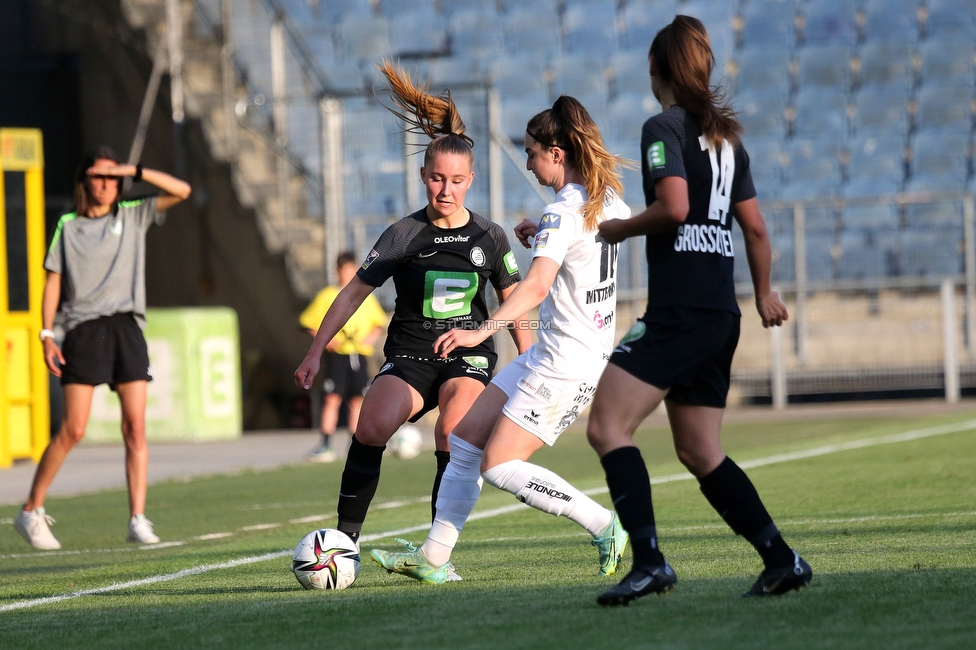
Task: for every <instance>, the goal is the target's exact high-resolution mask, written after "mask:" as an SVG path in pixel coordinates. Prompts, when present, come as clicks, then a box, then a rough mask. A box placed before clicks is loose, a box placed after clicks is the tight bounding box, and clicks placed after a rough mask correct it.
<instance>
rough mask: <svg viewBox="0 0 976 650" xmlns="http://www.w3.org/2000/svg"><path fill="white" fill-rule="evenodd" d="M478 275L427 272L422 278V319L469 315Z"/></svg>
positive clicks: (476, 287) (457, 272)
mask: <svg viewBox="0 0 976 650" xmlns="http://www.w3.org/2000/svg"><path fill="white" fill-rule="evenodd" d="M477 291H478V274H477V273H474V272H468V271H427V274H426V275H425V276H424V317H425V318H453V317H455V316H466V315H468V314H470V313H471V301H472V300H473V299H474V296H475V294H476V293H477Z"/></svg>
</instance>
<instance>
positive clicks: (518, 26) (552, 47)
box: [503, 9, 562, 57]
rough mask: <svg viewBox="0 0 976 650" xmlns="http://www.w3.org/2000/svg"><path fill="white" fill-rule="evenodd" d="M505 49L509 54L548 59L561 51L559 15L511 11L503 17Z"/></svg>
mask: <svg viewBox="0 0 976 650" xmlns="http://www.w3.org/2000/svg"><path fill="white" fill-rule="evenodd" d="M503 20H504V30H505V48H506V49H507V50H508V52H509V54H523V53H529V52H532V53H536V54H537V55H538V56H544V57H548V56H551V55H552V54H553V53H554V52H559V51H560V50H561V49H562V37H561V35H560V25H559V14H557V13H556V12H555V10H554V11H553V12H552V13H548V12H546V11H542V10H541V9H538V10H537V9H512V10H511V11H509V12H508V13H506V14H505V15H504V18H503Z"/></svg>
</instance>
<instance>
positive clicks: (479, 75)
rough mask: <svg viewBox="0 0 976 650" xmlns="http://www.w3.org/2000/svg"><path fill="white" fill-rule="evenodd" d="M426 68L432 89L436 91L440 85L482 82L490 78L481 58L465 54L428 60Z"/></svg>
mask: <svg viewBox="0 0 976 650" xmlns="http://www.w3.org/2000/svg"><path fill="white" fill-rule="evenodd" d="M426 68H427V76H428V78H429V79H430V83H431V88H434V89H437V87H438V86H439V85H440V86H442V85H448V86H449V85H450V84H452V83H459V82H461V83H465V82H466V83H471V82H482V81H485V80H487V78H488V70H487V69H486V68H485V65H484V62H483V61H482V60H481V59H480V58H475V57H469V56H467V55H464V54H461V55H457V56H449V57H435V58H432V59H428V60H427V65H426Z"/></svg>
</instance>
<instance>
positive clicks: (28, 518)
mask: <svg viewBox="0 0 976 650" xmlns="http://www.w3.org/2000/svg"><path fill="white" fill-rule="evenodd" d="M53 523H54V517H52V516H51V515H49V514H47V513H46V512H45V511H44V508H34V509H33V510H23V509H22V510H21V511H20V514H18V515H17V518H16V519H14V529H15V530H16V531H17V532H18V533H20V536H21V537H23V538H24V539H26V540H27V543H28V544H30V545H31V546H33V547H34V548H36V549H38V550H39V551H55V550H57V549H59V548H61V542H59V541H58V540H57V539H56V538H55V537H54V534H53V533H51V529H50V528H49V527H48V526H50V525H51V524H53Z"/></svg>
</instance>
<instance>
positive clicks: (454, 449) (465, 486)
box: [420, 433, 485, 566]
mask: <svg viewBox="0 0 976 650" xmlns="http://www.w3.org/2000/svg"><path fill="white" fill-rule="evenodd" d="M448 440H449V441H450V445H451V462H450V463H448V464H447V469H445V470H444V476H443V477H442V478H441V486H440V488H439V489H438V490H437V516H436V517H434V523H433V524H432V525H431V527H430V533H428V534H427V541H425V542H424V545H423V546H421V547H420V552H421V553H422V554H423V556H424V558H425V559H426V560H427V562H429V563H430V564H431V565H432V566H444V565H445V564H447V563H448V562H450V561H451V551H453V550H454V546H455V545H456V544H457V541H458V537H459V536H460V535H461V529H462V528H464V522H466V521H467V520H468V515H470V514H471V511H472V510H474V505H475V504H476V503H477V502H478V496H479V495H480V494H481V456H482V455H483V454H484V453H485V452H483V451H481V450H480V449H478V448H477V447H475V446H474V445H472V444H470V443H468V442H465V441H464V440H461V439H460V438H458V437H457V436H456V435H454V434H453V433H452V434H451V435H450V437H449V438H448Z"/></svg>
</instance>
